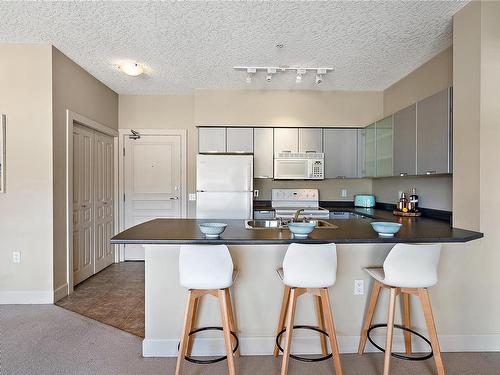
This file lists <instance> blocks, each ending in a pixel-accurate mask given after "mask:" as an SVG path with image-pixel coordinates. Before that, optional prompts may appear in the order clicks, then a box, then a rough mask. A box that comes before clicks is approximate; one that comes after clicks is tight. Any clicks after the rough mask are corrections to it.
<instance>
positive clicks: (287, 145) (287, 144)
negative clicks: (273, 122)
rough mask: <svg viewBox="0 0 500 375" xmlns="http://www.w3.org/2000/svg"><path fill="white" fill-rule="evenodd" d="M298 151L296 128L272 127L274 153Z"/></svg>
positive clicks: (297, 131)
mask: <svg viewBox="0 0 500 375" xmlns="http://www.w3.org/2000/svg"><path fill="white" fill-rule="evenodd" d="M286 151H290V152H298V151H299V129H298V128H274V153H275V154H277V153H279V152H286Z"/></svg>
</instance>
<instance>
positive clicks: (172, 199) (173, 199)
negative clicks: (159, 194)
mask: <svg viewBox="0 0 500 375" xmlns="http://www.w3.org/2000/svg"><path fill="white" fill-rule="evenodd" d="M168 199H170V200H171V201H176V200H178V199H179V197H170V198H168Z"/></svg>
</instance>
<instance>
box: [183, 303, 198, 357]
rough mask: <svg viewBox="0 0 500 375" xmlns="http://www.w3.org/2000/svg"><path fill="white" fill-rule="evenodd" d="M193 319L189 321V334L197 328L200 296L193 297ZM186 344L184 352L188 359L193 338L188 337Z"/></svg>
mask: <svg viewBox="0 0 500 375" xmlns="http://www.w3.org/2000/svg"><path fill="white" fill-rule="evenodd" d="M193 299H194V302H193V318H192V319H191V326H190V328H189V332H191V331H194V330H195V329H196V328H197V327H198V310H199V306H200V300H201V296H199V297H193ZM187 340H188V344H187V350H186V356H188V357H190V356H191V352H192V350H193V343H194V337H192V336H189V335H188V338H187Z"/></svg>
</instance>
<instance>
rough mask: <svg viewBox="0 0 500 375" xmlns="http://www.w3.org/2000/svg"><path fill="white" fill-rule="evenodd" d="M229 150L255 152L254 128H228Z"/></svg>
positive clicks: (227, 145)
mask: <svg viewBox="0 0 500 375" xmlns="http://www.w3.org/2000/svg"><path fill="white" fill-rule="evenodd" d="M226 137H227V144H226V151H227V152H241V153H243V152H249V153H252V152H253V128H227V133H226Z"/></svg>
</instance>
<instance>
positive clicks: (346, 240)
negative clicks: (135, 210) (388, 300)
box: [112, 209, 482, 357]
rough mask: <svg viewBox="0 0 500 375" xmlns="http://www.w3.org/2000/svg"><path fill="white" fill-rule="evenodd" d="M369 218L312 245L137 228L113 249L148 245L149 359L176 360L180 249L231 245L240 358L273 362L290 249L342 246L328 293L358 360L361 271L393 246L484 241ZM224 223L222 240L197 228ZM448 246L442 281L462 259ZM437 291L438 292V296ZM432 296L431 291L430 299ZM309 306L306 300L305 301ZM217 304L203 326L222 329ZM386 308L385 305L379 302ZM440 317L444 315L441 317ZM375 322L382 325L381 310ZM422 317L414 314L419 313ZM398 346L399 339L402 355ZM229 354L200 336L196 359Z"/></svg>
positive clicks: (309, 314)
mask: <svg viewBox="0 0 500 375" xmlns="http://www.w3.org/2000/svg"><path fill="white" fill-rule="evenodd" d="M351 211H353V212H355V213H357V214H361V215H363V216H364V217H358V218H356V219H348V220H327V222H328V223H331V224H334V225H335V226H336V228H335V227H333V229H332V228H317V229H315V230H314V231H313V232H312V233H311V235H310V236H309V238H307V239H294V238H293V237H292V235H291V233H290V232H289V231H288V230H287V229H246V227H245V220H195V219H156V220H152V221H149V222H146V223H143V224H139V225H137V226H135V227H132V228H130V229H128V230H126V231H124V232H122V233H120V234H118V235H116V236H115V237H114V238H113V239H112V243H114V244H125V245H126V244H143V245H144V248H145V339H144V342H143V355H144V356H146V357H162V356H176V355H177V344H178V340H179V336H180V331H181V328H182V322H183V314H184V308H185V302H186V295H187V294H186V290H185V289H183V288H182V287H180V285H179V280H178V277H179V274H178V257H179V246H180V245H181V244H221V243H222V244H227V245H228V246H229V250H230V252H231V256H232V258H233V262H234V265H235V267H236V268H238V270H239V275H238V278H237V280H236V282H235V285H234V287H233V288H234V291H233V294H234V305H235V312H236V319H237V322H238V325H239V332H238V335H239V338H240V345H241V352H242V354H243V355H269V354H271V353H272V350H273V345H274V340H275V332H274V331H275V326H276V323H277V319H278V315H279V308H280V303H281V298H282V292H283V285H282V283H281V281H280V280H279V278H278V277H277V276H276V269H277V268H278V267H280V266H281V263H282V260H283V257H284V254H285V252H286V249H287V245H288V244H289V243H292V242H302V243H325V242H334V243H336V244H338V246H337V251H338V272H337V283H336V284H335V285H334V286H333V287H332V288H331V297H332V306H333V313H334V319H335V324H336V328H337V334H338V336H339V345H340V350H341V352H356V350H357V342H358V335H359V331H360V327H361V324H362V320H363V315H364V311H365V305H366V298H367V293H366V292H367V291H368V290H369V285H367V283H368V282H369V277H368V276H367V275H366V274H365V273H364V271H363V270H362V268H363V267H366V266H372V265H380V264H382V262H383V260H384V259H385V256H386V255H387V253H388V252H389V250H390V249H391V248H392V246H393V244H394V243H396V242H406V243H423V242H427V243H445V244H451V243H464V242H468V241H472V240H477V239H480V238H481V237H482V234H481V233H478V232H472V231H467V230H461V229H457V228H452V227H451V226H450V224H449V223H448V222H446V221H440V220H435V219H429V218H425V217H418V218H402V217H394V216H392V214H391V213H390V212H387V211H383V210H374V209H352V210H351ZM380 220H385V221H395V222H400V223H402V224H403V226H402V228H401V230H400V231H399V233H397V234H396V236H395V237H393V238H382V237H379V236H378V235H377V233H375V232H374V231H373V229H372V228H371V225H370V222H371V221H380ZM207 221H219V222H220V221H224V222H226V223H227V224H228V227H227V229H226V231H225V232H224V233H223V234H222V235H221V236H220V238H218V239H207V238H205V236H204V235H203V234H202V233H201V232H200V230H199V228H198V224H199V223H201V222H207ZM449 246H453V248H450V249H448V245H445V246H444V247H443V248H444V251H443V256H442V261H441V263H442V264H443V263H444V264H445V267H444V273H445V274H441V273H440V277H457V276H456V274H455V273H454V272H452V271H450V265H448V264H446V262H447V258H448V256H447V253H452V252H453V251H459V247H458V248H457V247H456V246H454V245H449ZM354 280H364V281H365V288H364V289H365V294H364V295H354V294H353V284H354ZM439 287H440V284H438V286H436V287H435V288H434V289H438V288H439ZM432 292H433V290H431V294H432ZM302 298H304V299H307V298H308V297H307V296H305V297H302ZM215 302H216V301H215V299H211V298H208V297H206V298H205V299H204V300H203V303H202V304H201V315H200V322H199V326H213V325H220V323H219V322H220V320H219V309H218V306H217V305H216V303H215ZM381 303H382V304H384V303H385V302H384V300H382V302H381ZM441 309H442V311H441ZM441 309H440V306H439V304H438V305H437V306H436V311H435V315H437V319H439V315H440V314H441V313H442V314H448V313H449V312H448V307H446V306H443V307H442V308H441ZM379 311H382V312H381V313H379V314H380V316H378V315H377V316H375V321H384V320H385V313H384V309H383V308H382V309H379ZM416 311H417V309H416ZM413 322H414V327H416V328H417V329H418V328H423V327H425V323H424V322H423V319H422V318H421V317H420V315H419V314H418V313H417V314H415V315H414V319H413ZM296 324H316V316H315V312H314V304H313V301H312V299H311V300H310V301H304V303H301V304H299V307H298V311H297V319H296ZM398 344H399V339H398V338H396V339H395V348H396V349H397V348H398ZM320 350H321V348H320V343H319V339H318V338H317V337H316V336H314V335H312V334H309V333H306V332H304V333H303V332H298V333H297V335H294V345H293V351H294V352H296V353H303V354H305V353H309V354H312V353H320ZM223 352H224V347H223V340H222V337H221V336H217V334H214V335H212V336H206V335H203V336H201V335H200V338H199V339H197V340H195V345H194V347H193V354H194V355H219V354H222V353H223Z"/></svg>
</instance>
